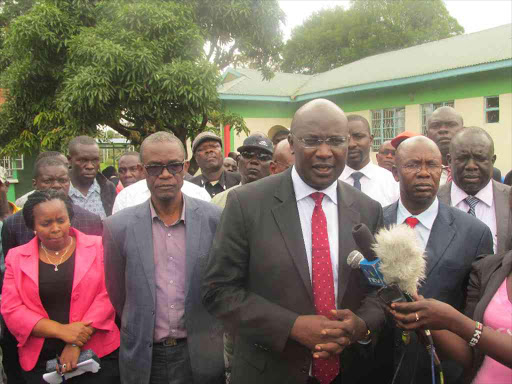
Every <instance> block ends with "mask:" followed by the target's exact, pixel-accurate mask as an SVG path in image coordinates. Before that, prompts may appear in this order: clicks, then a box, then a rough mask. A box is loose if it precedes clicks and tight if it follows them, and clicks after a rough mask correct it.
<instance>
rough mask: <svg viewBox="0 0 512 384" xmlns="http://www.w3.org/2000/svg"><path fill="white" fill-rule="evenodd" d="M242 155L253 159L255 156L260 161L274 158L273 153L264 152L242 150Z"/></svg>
mask: <svg viewBox="0 0 512 384" xmlns="http://www.w3.org/2000/svg"><path fill="white" fill-rule="evenodd" d="M240 155H242V157H243V158H244V159H246V160H252V159H254V158H256V159H258V160H259V161H270V160H272V155H270V154H269V153H264V152H249V151H243V152H240Z"/></svg>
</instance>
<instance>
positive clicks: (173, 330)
mask: <svg viewBox="0 0 512 384" xmlns="http://www.w3.org/2000/svg"><path fill="white" fill-rule="evenodd" d="M149 206H150V209H151V217H152V220H153V225H152V229H153V252H154V254H153V257H154V260H155V296H156V316H155V331H154V334H153V340H154V341H155V342H160V341H162V340H163V339H165V338H167V337H174V338H176V339H181V338H184V337H187V330H186V327H185V273H186V269H185V268H186V242H185V199H183V210H182V213H181V218H180V219H179V220H178V221H177V222H176V223H174V224H171V225H169V226H166V225H165V224H164V222H163V221H162V220H160V218H159V217H158V215H157V213H156V211H155V208H154V207H153V203H152V202H150V204H149Z"/></svg>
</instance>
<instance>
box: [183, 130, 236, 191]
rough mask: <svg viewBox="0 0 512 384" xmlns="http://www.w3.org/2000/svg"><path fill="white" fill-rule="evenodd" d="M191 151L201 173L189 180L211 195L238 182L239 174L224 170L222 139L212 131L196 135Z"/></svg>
mask: <svg viewBox="0 0 512 384" xmlns="http://www.w3.org/2000/svg"><path fill="white" fill-rule="evenodd" d="M192 153H193V154H194V158H195V159H196V161H197V165H199V168H201V174H200V175H198V176H195V177H193V178H192V179H190V180H189V181H190V182H191V183H194V184H196V185H198V186H200V187H201V188H204V189H206V191H208V193H209V194H210V196H211V197H213V196H215V195H216V194H217V193H220V192H224V191H225V190H226V189H229V188H231V187H234V186H235V185H238V184H240V174H239V173H236V172H226V171H224V167H223V164H224V159H223V157H222V141H221V140H220V137H219V136H217V135H215V134H214V133H212V132H203V133H200V134H199V135H197V137H196V138H195V140H194V142H193V143H192Z"/></svg>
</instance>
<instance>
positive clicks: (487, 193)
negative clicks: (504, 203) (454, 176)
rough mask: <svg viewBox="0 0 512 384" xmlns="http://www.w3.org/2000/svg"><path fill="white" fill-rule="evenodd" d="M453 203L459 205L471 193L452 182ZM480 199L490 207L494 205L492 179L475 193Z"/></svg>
mask: <svg viewBox="0 0 512 384" xmlns="http://www.w3.org/2000/svg"><path fill="white" fill-rule="evenodd" d="M450 194H451V199H452V205H453V206H457V205H458V204H459V203H460V202H461V201H462V200H464V199H465V198H466V197H468V196H469V195H468V194H467V193H466V192H464V191H463V190H462V189H461V188H459V186H458V185H457V184H455V183H454V182H452V189H451V191H450ZM475 197H476V198H478V200H480V201H482V202H484V203H485V205H487V206H488V207H492V203H493V200H494V196H493V191H492V180H489V182H488V183H487V185H486V186H485V187H483V188H482V189H481V190H479V191H478V193H477V194H476V195H475Z"/></svg>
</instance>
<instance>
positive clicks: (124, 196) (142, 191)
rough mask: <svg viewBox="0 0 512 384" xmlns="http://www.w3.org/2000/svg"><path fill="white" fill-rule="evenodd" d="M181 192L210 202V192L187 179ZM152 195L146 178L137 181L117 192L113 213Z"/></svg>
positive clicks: (139, 202) (141, 201)
mask: <svg viewBox="0 0 512 384" xmlns="http://www.w3.org/2000/svg"><path fill="white" fill-rule="evenodd" d="M181 192H183V193H184V194H185V195H187V196H190V197H195V198H196V199H201V200H204V201H208V202H209V201H210V200H211V197H210V194H209V193H208V192H206V190H205V189H204V188H201V187H198V186H197V185H195V184H192V183H190V182H188V181H186V180H183V187H182V188H181ZM150 196H151V193H150V192H149V189H148V184H147V183H146V179H143V180H140V181H137V182H136V183H134V184H132V185H130V186H128V187H126V188H124V189H123V190H122V191H121V192H119V193H118V194H117V197H116V200H115V202H114V209H113V210H112V214H115V213H116V212H119V211H120V210H122V209H125V208H128V207H133V206H134V205H138V204H141V203H143V202H145V201H146V200H147V199H149V197H150Z"/></svg>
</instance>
